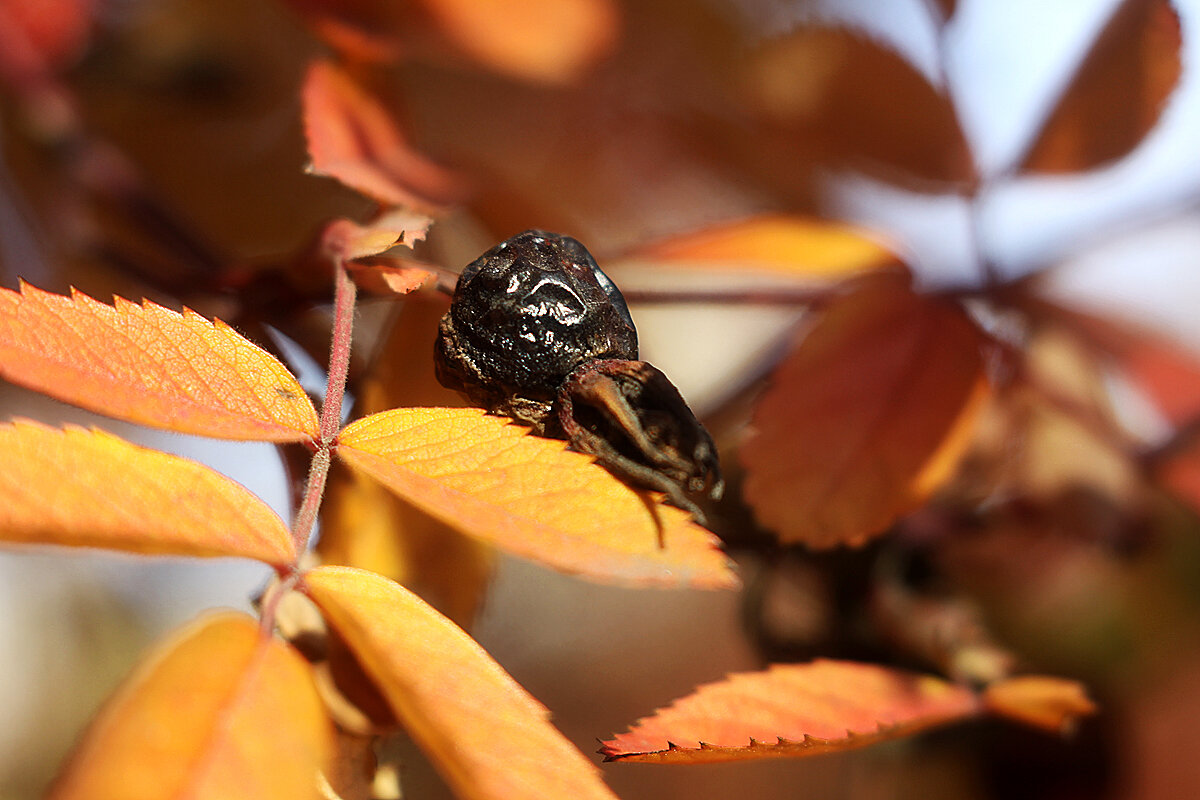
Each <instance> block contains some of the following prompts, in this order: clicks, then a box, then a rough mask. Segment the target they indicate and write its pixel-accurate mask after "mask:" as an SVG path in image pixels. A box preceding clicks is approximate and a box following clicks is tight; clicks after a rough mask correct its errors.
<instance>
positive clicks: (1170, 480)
mask: <svg viewBox="0 0 1200 800" xmlns="http://www.w3.org/2000/svg"><path fill="white" fill-rule="evenodd" d="M1155 466H1156V472H1157V475H1158V478H1159V480H1161V481H1162V482H1163V484H1164V485H1166V486H1167V487H1169V488H1170V489H1171V491H1173V492H1175V493H1176V494H1177V495H1179V496H1180V497H1181V498H1183V499H1184V500H1186V501H1188V502H1189V503H1191V505H1192V507H1193V508H1196V509H1200V439H1195V438H1193V439H1192V440H1190V441H1188V442H1187V443H1186V446H1185V447H1183V448H1182V449H1179V450H1175V451H1173V452H1171V453H1169V454H1168V456H1167V458H1165V459H1164V460H1163V461H1162V463H1159V464H1156V465H1155Z"/></svg>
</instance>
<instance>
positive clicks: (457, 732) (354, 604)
mask: <svg viewBox="0 0 1200 800" xmlns="http://www.w3.org/2000/svg"><path fill="white" fill-rule="evenodd" d="M304 586H305V587H306V590H307V592H308V594H309V595H310V596H311V597H312V599H313V600H314V601H315V602H316V603H317V605H318V606H320V607H321V610H322V611H323V612H324V613H325V615H326V617H327V618H328V619H329V622H330V624H331V625H332V627H333V628H334V629H336V630H337V632H338V633H340V634H341V635H342V637H343V638H344V639H345V640H346V642H347V644H349V646H350V648H351V649H352V650H353V651H354V653H355V654H356V655H357V656H358V659H359V661H360V662H361V663H362V666H363V668H364V669H365V670H366V672H367V673H368V674H369V675H370V676H371V678H372V679H374V681H375V682H376V684H377V685H378V687H379V689H380V691H381V692H382V693H383V695H384V697H386V698H387V700H388V702H389V704H390V705H391V706H392V709H393V710H394V711H395V712H396V715H397V716H398V717H399V718H400V720H401V721H402V722H403V723H404V727H405V729H406V730H407V731H408V733H409V735H411V736H412V738H413V739H414V740H415V741H416V742H417V744H419V745H420V746H421V748H422V749H423V750H424V751H425V752H426V753H427V754H428V755H429V757H430V759H431V760H432V761H433V763H434V766H436V767H437V769H438V770H439V772H441V774H442V776H443V777H444V778H445V779H446V781H447V782H448V783H449V784H450V786H451V787H452V788H453V789H454V791H455V793H456V795H457V796H458V797H461V798H465V800H509V799H510V798H511V799H513V800H515V798H535V797H536V798H543V797H544V798H559V797H561V798H605V799H606V800H613V798H614V795H613V794H612V793H611V792H610V791H609V790H608V789H607V788H606V787H605V786H604V783H603V782H602V781H601V779H600V776H599V771H598V770H597V769H596V767H595V766H594V765H592V764H591V762H589V761H588V760H587V759H586V758H585V757H584V756H583V754H582V753H580V752H579V751H578V750H576V749H575V748H574V747H573V746H572V745H571V743H570V742H568V741H567V740H566V739H565V738H564V737H563V735H562V734H561V733H559V732H558V730H557V729H555V728H554V726H552V725H551V724H550V722H549V712H547V710H546V709H545V708H544V707H543V706H542V705H541V704H540V703H538V701H537V700H535V699H534V698H533V697H531V696H530V695H529V694H528V693H527V692H526V691H525V690H524V689H523V688H521V686H520V685H519V684H517V682H516V681H514V680H513V679H512V677H510V676H509V675H508V673H506V672H505V671H504V670H503V669H502V668H501V667H500V665H499V664H497V663H496V662H495V661H493V660H492V658H491V656H489V655H488V654H487V652H486V651H485V650H484V649H483V648H482V647H480V646H479V644H478V643H476V642H475V640H474V639H472V638H471V637H470V636H468V635H467V634H466V633H464V632H463V631H462V629H461V628H459V627H458V626H456V625H455V624H454V623H453V622H451V621H450V620H448V619H446V618H445V617H443V616H442V615H441V614H439V613H437V612H436V611H435V610H433V608H431V607H430V606H429V605H427V604H426V603H425V602H424V601H423V600H421V599H420V598H419V597H417V596H416V595H414V594H413V593H412V592H410V591H408V590H407V589H405V588H404V587H402V586H400V584H398V583H393V582H392V581H389V580H387V579H386V578H383V577H380V576H379V575H376V574H374V573H371V572H367V571H365V570H359V569H353V568H351V567H320V568H318V569H315V570H313V571H311V572H309V573H308V574H306V575H305V577H304Z"/></svg>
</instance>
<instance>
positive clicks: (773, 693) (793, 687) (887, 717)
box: [600, 660, 979, 764]
mask: <svg viewBox="0 0 1200 800" xmlns="http://www.w3.org/2000/svg"><path fill="white" fill-rule="evenodd" d="M978 709H979V703H978V700H977V699H976V697H975V695H974V694H973V693H972V692H971V691H970V690H969V689H966V688H964V687H961V686H955V685H953V684H950V683H946V682H945V681H942V680H939V679H937V678H933V677H930V676H926V675H917V674H913V673H908V672H902V671H900V670H893V669H887V668H885V667H877V666H873V665H870V664H856V663H852V662H849V661H828V660H820V661H814V662H812V663H810V664H788V665H780V664H775V665H772V666H771V667H770V668H769V669H767V670H766V671H765V672H747V673H739V674H734V675H730V676H729V677H727V678H726V679H725V680H723V681H719V682H717V683H710V684H706V685H704V686H701V687H700V688H698V689H697V690H696V691H695V692H694V693H692V694H691V695H688V696H687V697H684V698H682V699H680V700H676V701H675V702H674V703H673V704H672V705H671V706H669V707H667V708H664V709H661V710H659V711H658V712H656V713H655V714H654V716H652V717H647V718H645V719H642V720H639V721H638V723H637V724H636V725H634V726H633V728H632V729H631V730H630V731H629V732H628V733H623V734H620V735H619V736H617V737H615V738H614V739H611V740H609V741H607V742H604V743H603V747H601V749H600V752H601V753H603V754H604V756H605V758H606V760H609V761H612V760H621V761H642V762H653V763H661V764H674V763H701V762H711V761H741V760H747V759H753V758H796V757H801V756H810V755H819V754H822V753H828V752H835V751H840V750H850V749H852V748H856V747H863V746H865V745H870V744H874V743H876V742H879V741H883V740H885V739H893V738H898V737H901V736H909V735H911V734H913V733H915V732H917V731H919V730H922V729H925V728H931V727H934V726H936V725H946V724H949V723H952V722H958V721H959V720H963V719H966V718H968V717H972V716H974V715H976V714H977V713H978Z"/></svg>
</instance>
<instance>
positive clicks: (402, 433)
mask: <svg viewBox="0 0 1200 800" xmlns="http://www.w3.org/2000/svg"><path fill="white" fill-rule="evenodd" d="M565 448H566V443H565V442H561V441H556V440H552V439H543V438H540V437H536V436H530V435H527V431H526V429H525V428H522V427H521V426H519V425H515V424H510V423H509V422H508V421H507V420H505V419H502V418H499V417H493V416H488V415H487V414H485V413H484V412H483V411H481V410H480V409H476V408H399V409H394V410H392V411H386V412H383V413H380V414H374V415H371V416H369V417H364V418H363V419H360V420H357V421H355V422H353V423H351V424H350V425H349V426H347V428H346V429H345V430H344V431H343V432H342V434H341V435H340V436H339V437H338V455H339V456H341V458H342V459H343V460H345V461H346V462H347V463H349V464H350V465H351V466H352V467H354V468H355V469H358V470H361V471H362V472H365V473H367V474H368V475H371V476H373V477H374V478H376V479H378V480H379V481H381V482H382V483H384V484H385V485H386V486H388V487H389V488H390V489H392V490H393V491H394V492H396V493H397V494H399V495H400V496H401V497H403V498H404V499H405V500H408V501H409V502H411V503H412V504H413V505H415V506H417V507H419V508H422V509H424V510H425V511H428V512H429V513H430V514H433V515H434V516H436V517H438V518H439V519H441V520H443V521H444V522H446V523H448V524H450V525H453V526H455V527H456V528H458V529H459V530H461V531H463V532H464V533H467V534H469V535H471V536H474V537H477V538H479V539H482V540H484V541H487V542H490V543H492V544H494V545H496V546H497V547H501V548H503V549H505V550H508V551H509V552H511V553H514V554H516V555H520V556H522V557H524V558H529V559H532V560H535V561H539V562H541V563H543V564H546V565H548V566H551V567H554V568H555V569H559V570H561V571H563V572H569V573H576V574H579V575H581V576H583V577H587V578H591V579H594V580H599V581H606V582H620V583H625V584H632V585H645V586H674V587H684V586H690V587H694V588H703V589H718V588H731V587H733V586H736V585H737V579H736V578H735V576H734V575H733V572H732V571H731V569H730V565H729V562H728V560H727V559H726V558H725V556H724V555H723V554H722V553H721V551H720V550H718V549H717V540H716V537H715V536H713V535H712V534H711V533H709V532H708V531H706V530H704V529H703V528H701V527H699V526H698V525H696V524H694V523H692V522H691V521H690V520H689V517H688V515H687V514H686V513H684V512H683V511H680V510H679V509H676V508H673V507H670V506H664V505H662V504H660V503H658V502H655V501H653V500H651V499H649V498H648V497H644V496H643V495H642V494H641V493H639V492H635V491H634V490H632V489H630V488H629V487H627V486H625V485H624V484H623V483H621V482H620V481H618V480H617V479H616V478H614V477H612V475H610V474H609V473H608V472H607V471H606V470H604V469H602V468H600V467H598V466H596V465H595V464H594V463H592V460H591V459H590V458H589V457H587V456H584V455H581V454H578V453H571V452H567V450H566V449H565ZM660 542H661V546H660Z"/></svg>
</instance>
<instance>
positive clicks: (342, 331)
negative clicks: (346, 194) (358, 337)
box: [292, 262, 357, 557]
mask: <svg viewBox="0 0 1200 800" xmlns="http://www.w3.org/2000/svg"><path fill="white" fill-rule="evenodd" d="M356 294H357V289H356V287H355V285H354V281H352V280H350V276H349V274H347V272H346V268H345V265H344V264H342V263H340V262H339V263H338V264H337V267H336V268H335V269H334V299H333V331H332V332H331V335H330V342H329V378H328V381H327V383H326V387H325V400H324V402H323V403H322V404H321V419H320V423H319V433H320V439H319V440H318V441H316V442H315V445H316V449H315V452H314V453H313V458H312V465H311V466H310V467H309V470H308V483H307V484H306V485H305V487H304V499H303V500H302V501H301V504H300V508H299V510H298V511H297V512H296V519H295V521H294V522H293V523H292V541H293V542H294V543H295V546H296V554H297V557H299V555H300V554H302V553H304V552H305V551H306V550H307V549H308V540H309V539H310V538H311V537H312V532H313V528H314V527H315V526H316V523H317V512H318V511H319V510H320V508H321V498H322V497H323V496H324V495H325V479H326V477H327V476H328V475H329V464H330V461H331V460H332V454H333V447H334V444H335V442H336V441H337V435H338V431H340V430H341V427H342V399H343V398H344V397H345V395H346V375H347V374H348V372H349V370H350V341H351V338H352V337H353V334H354V302H355V297H356Z"/></svg>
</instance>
